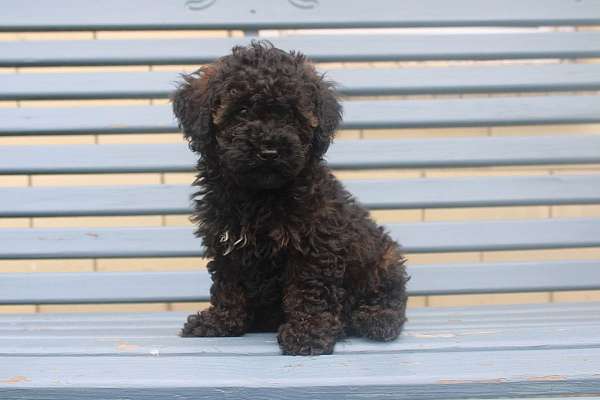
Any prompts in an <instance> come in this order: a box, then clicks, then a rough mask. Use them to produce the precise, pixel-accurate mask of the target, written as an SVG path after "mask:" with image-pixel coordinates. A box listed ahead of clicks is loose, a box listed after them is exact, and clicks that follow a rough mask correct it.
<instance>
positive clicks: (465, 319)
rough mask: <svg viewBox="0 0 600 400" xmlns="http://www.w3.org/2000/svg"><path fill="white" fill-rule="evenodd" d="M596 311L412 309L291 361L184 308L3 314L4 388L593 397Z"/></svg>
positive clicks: (101, 394)
mask: <svg viewBox="0 0 600 400" xmlns="http://www.w3.org/2000/svg"><path fill="white" fill-rule="evenodd" d="M599 317H600V303H580V304H577V303H573V304H544V305H520V306H514V305H511V306H480V307H477V308H443V309H437V308H427V309H412V310H410V311H409V314H408V318H409V321H410V323H409V324H408V325H407V327H406V330H405V331H404V333H403V335H402V338H401V339H400V340H397V341H394V342H391V343H384V344H381V343H373V342H369V341H365V340H362V339H356V338H351V339H347V340H344V341H342V342H340V343H338V344H337V346H336V353H335V354H334V355H332V356H322V357H301V358H298V357H295V358H290V357H281V356H279V349H278V346H277V343H276V338H275V335H274V334H268V333H264V334H248V335H246V336H244V337H242V338H185V339H184V338H179V337H177V336H176V333H177V332H178V329H179V328H180V326H181V323H182V321H183V320H184V318H185V314H183V313H176V312H162V313H149V314H147V313H140V314H67V315H62V314H54V315H17V316H11V315H3V316H0V390H2V393H3V394H4V395H6V396H8V397H7V398H52V399H55V398H56V399H58V398H60V399H66V400H69V399H81V398H82V397H85V398H99V399H100V398H102V399H104V398H128V396H126V395H124V393H130V394H132V393H134V394H135V396H136V397H135V398H139V399H159V398H167V397H168V398H181V399H189V398H206V399H209V398H228V397H235V398H261V397H263V398H264V397H269V398H280V397H281V398H283V397H285V398H288V399H314V398H315V396H318V397H321V396H323V397H327V398H330V399H347V398H365V397H369V396H373V397H385V396H386V395H391V394H392V393H393V395H394V398H397V399H407V400H408V399H434V398H440V396H442V395H443V398H446V399H454V398H468V397H471V398H485V397H493V398H498V397H505V398H508V397H519V398H526V397H536V396H539V395H543V394H545V393H547V392H548V390H549V386H551V392H552V394H553V395H555V396H577V395H588V394H590V393H597V390H598V387H600V375H599V371H600V318H599ZM2 339H4V340H2ZM157 378H158V379H157ZM36 396H37V397H36Z"/></svg>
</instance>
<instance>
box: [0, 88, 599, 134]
mask: <svg viewBox="0 0 600 400" xmlns="http://www.w3.org/2000/svg"><path fill="white" fill-rule="evenodd" d="M343 106H344V122H343V127H344V128H347V129H369V128H372V129H381V128H426V127H461V126H485V125H531V124H561V123H595V122H600V113H598V110H599V109H600V96H593V95H581V96H529V97H525V96H523V97H502V98H485V99H473V98H470V99H443V100H390V101H377V100H369V101H346V102H344V104H343ZM73 110H74V109H73V108H14V109H13V108H5V109H0V120H2V121H3V124H2V125H1V126H0V136H3V135H4V136H6V135H65V134H66V135H69V134H95V133H104V134H116V133H161V132H163V133H164V132H175V131H177V124H176V122H175V119H174V116H173V113H172V111H171V107H169V106H127V107H114V106H113V107H78V108H76V111H77V112H76V113H74V112H73Z"/></svg>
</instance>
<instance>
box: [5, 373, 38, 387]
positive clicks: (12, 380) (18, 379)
mask: <svg viewBox="0 0 600 400" xmlns="http://www.w3.org/2000/svg"><path fill="white" fill-rule="evenodd" d="M22 382H31V379H29V378H28V377H26V376H23V375H15V376H13V377H10V378H8V379H5V380H2V381H0V383H7V384H9V385H15V384H17V383H22Z"/></svg>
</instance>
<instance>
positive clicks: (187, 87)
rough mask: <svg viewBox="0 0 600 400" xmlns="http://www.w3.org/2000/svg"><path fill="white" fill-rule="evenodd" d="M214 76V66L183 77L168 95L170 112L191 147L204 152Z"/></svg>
mask: <svg viewBox="0 0 600 400" xmlns="http://www.w3.org/2000/svg"><path fill="white" fill-rule="evenodd" d="M215 73H216V68H215V67H214V66H213V65H208V66H206V67H203V68H200V69H199V70H198V71H196V72H194V73H192V74H189V75H183V82H182V83H181V84H180V85H179V87H178V88H177V90H176V91H175V92H174V93H173V95H172V96H171V101H172V102H173V112H174V113H175V116H176V117H177V119H178V121H179V127H180V129H182V130H183V134H184V136H185V138H186V139H187V140H188V142H189V144H190V148H191V149H192V150H194V151H196V152H198V153H204V150H205V148H206V145H207V144H208V143H209V142H210V140H211V136H212V135H211V134H210V132H211V130H212V128H213V126H212V120H211V108H212V103H213V97H214V94H213V93H212V90H211V88H210V82H209V81H210V79H211V77H212V76H214V75H215Z"/></svg>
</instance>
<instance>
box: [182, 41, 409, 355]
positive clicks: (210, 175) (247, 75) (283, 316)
mask: <svg viewBox="0 0 600 400" xmlns="http://www.w3.org/2000/svg"><path fill="white" fill-rule="evenodd" d="M184 80H185V81H184V82H183V83H182V84H181V85H180V86H179V88H178V90H177V91H176V93H175V94H174V97H173V109H174V112H175V115H176V116H177V118H178V119H179V122H180V126H181V127H182V129H183V132H184V134H185V137H186V138H187V139H188V141H189V143H190V147H191V149H192V150H194V151H195V152H197V153H199V154H200V155H201V158H200V160H199V161H198V165H197V168H198V176H197V179H196V180H195V182H194V185H196V186H198V187H199V188H200V190H199V191H198V193H197V194H196V200H195V213H194V218H193V219H194V221H195V222H196V223H197V224H198V230H197V235H198V236H199V237H201V238H202V239H203V241H204V245H205V246H206V256H207V257H210V258H212V260H211V261H210V262H209V264H208V270H209V272H210V274H211V277H212V280H213V285H212V289H211V300H210V302H211V306H210V308H208V309H207V310H204V311H202V312H200V313H199V314H194V315H191V316H190V317H189V318H188V320H187V323H186V324H185V326H184V328H183V331H182V336H238V335H243V334H244V333H245V332H249V331H275V330H278V340H279V344H280V346H281V349H282V350H283V353H285V354H301V355H315V354H327V353H331V352H332V351H333V347H334V345H335V342H336V339H338V338H340V337H343V336H344V335H359V336H365V337H368V338H370V339H374V340H381V341H388V340H392V339H395V338H396V337H398V335H399V334H400V332H401V330H402V326H403V324H404V321H405V309H406V301H407V297H406V291H405V284H406V281H407V280H408V278H407V275H406V272H405V268H404V266H403V264H404V259H403V257H402V255H401V253H400V250H399V246H398V245H397V244H396V243H395V242H394V241H393V240H392V239H391V238H390V237H389V236H388V235H387V234H386V233H385V232H384V230H383V228H381V227H379V226H377V225H376V224H375V223H374V222H373V221H372V220H371V219H370V217H369V213H368V212H367V211H366V210H365V209H363V208H362V207H361V206H360V205H359V204H358V203H357V202H356V200H355V199H354V198H353V197H352V195H351V194H350V193H348V192H347V191H346V190H345V189H344V188H343V186H342V185H341V184H340V182H338V181H337V180H336V178H335V177H334V176H333V175H332V174H331V171H330V170H329V168H328V167H327V165H326V163H325V162H324V161H323V155H324V154H325V152H326V151H327V148H328V147H329V144H330V142H331V140H332V139H333V135H334V132H335V130H336V129H337V127H338V124H339V123H340V120H341V111H342V110H341V106H340V104H339V103H338V101H337V99H336V95H335V93H334V91H333V87H332V84H331V83H330V82H327V81H325V80H324V79H323V76H321V75H319V74H318V73H317V72H316V71H315V68H314V67H313V65H311V64H310V63H309V62H308V61H307V60H306V59H305V57H304V56H303V55H301V54H299V53H294V52H291V53H287V52H284V51H282V50H279V49H276V48H274V47H273V46H272V45H271V44H270V43H268V42H253V43H252V44H251V45H250V46H248V47H235V48H234V49H233V52H232V54H231V55H227V56H225V57H222V58H220V59H219V60H217V61H216V62H215V63H213V64H211V65H208V66H205V67H203V68H201V69H200V70H199V71H197V72H196V73H194V74H191V75H188V76H185V77H184Z"/></svg>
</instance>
